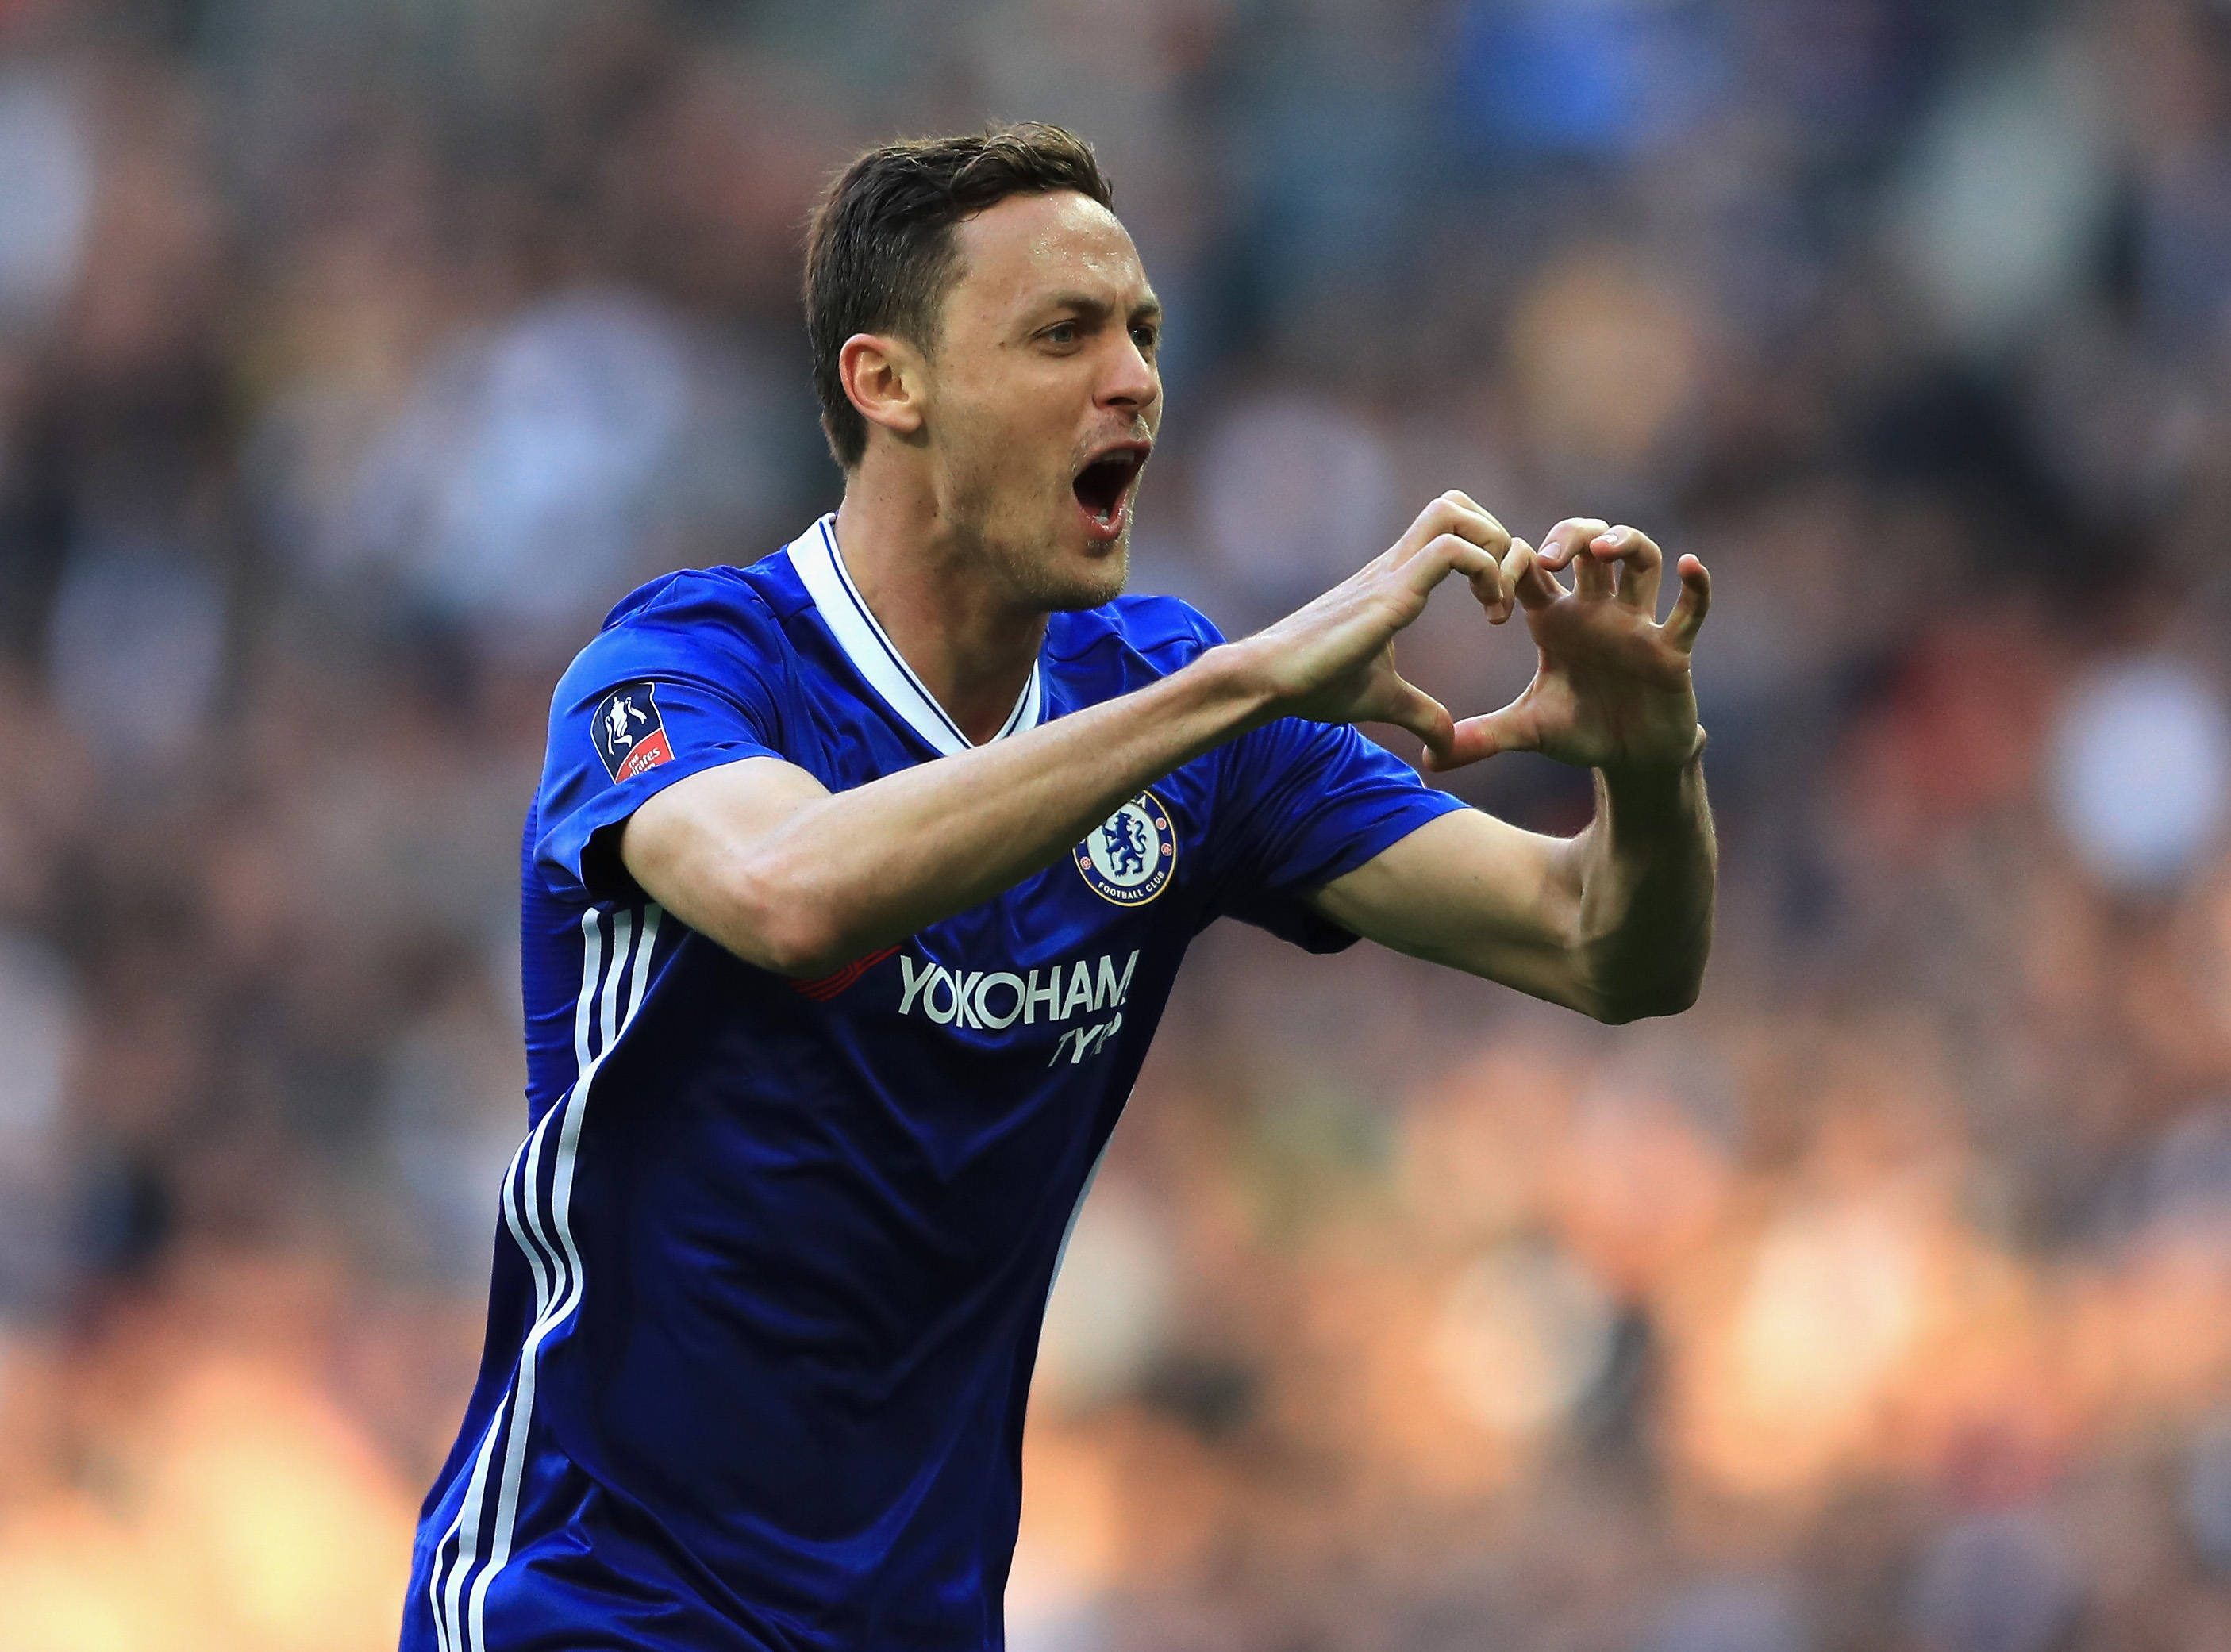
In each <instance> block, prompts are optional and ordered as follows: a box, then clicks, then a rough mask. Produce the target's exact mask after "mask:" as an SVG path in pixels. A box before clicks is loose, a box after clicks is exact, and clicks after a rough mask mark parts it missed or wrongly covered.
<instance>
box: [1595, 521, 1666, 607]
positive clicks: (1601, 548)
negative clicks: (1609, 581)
mask: <svg viewBox="0 0 2231 1652" xmlns="http://www.w3.org/2000/svg"><path fill="white" fill-rule="evenodd" d="M1588 553H1589V554H1590V555H1591V556H1594V557H1598V558H1602V559H1603V560H1604V561H1605V562H1606V563H1607V564H1609V563H1614V562H1615V563H1619V564H1620V565H1621V566H1620V575H1619V600H1620V601H1621V602H1622V603H1626V605H1627V606H1628V607H1629V608H1639V609H1640V610H1642V611H1643V612H1644V613H1645V614H1647V615H1649V616H1651V617H1652V619H1655V618H1656V617H1657V616H1658V582H1659V577H1660V575H1661V573H1662V572H1663V571H1664V569H1665V552H1662V551H1660V550H1659V548H1658V543H1657V541H1656V540H1654V539H1652V538H1651V537H1650V536H1649V535H1648V534H1647V533H1645V532H1643V531H1642V530H1641V529H1640V528H1631V527H1615V528H1613V529H1611V530H1610V531H1609V532H1604V533H1600V534H1598V535H1597V536H1596V537H1595V538H1594V539H1591V540H1590V541H1589V542H1588Z"/></svg>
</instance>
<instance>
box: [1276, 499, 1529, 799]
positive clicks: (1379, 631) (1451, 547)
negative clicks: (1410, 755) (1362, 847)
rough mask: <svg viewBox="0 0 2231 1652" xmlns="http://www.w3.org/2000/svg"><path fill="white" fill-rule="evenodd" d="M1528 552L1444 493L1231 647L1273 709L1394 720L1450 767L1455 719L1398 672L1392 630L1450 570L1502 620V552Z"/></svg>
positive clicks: (1506, 601)
mask: <svg viewBox="0 0 2231 1652" xmlns="http://www.w3.org/2000/svg"><path fill="white" fill-rule="evenodd" d="M1522 552H1523V564H1522V563H1521V562H1520V561H1519V558H1520V556H1521V553H1522ZM1533 554H1534V553H1533V552H1532V551H1531V550H1530V549H1529V548H1528V547H1527V546H1525V545H1523V543H1514V542H1513V541H1512V539H1511V538H1510V534H1509V533H1508V532H1505V531H1504V526H1503V524H1502V523H1500V522H1498V521H1497V520H1496V519H1494V518H1493V517H1492V516H1491V515H1489V514H1488V513H1486V512H1485V511H1484V510H1482V509H1481V508H1480V507H1478V504H1476V503H1474V502H1473V501H1472V500H1471V499H1469V498H1468V497H1466V496H1465V494H1458V493H1447V494H1442V495H1441V496H1440V497H1439V499H1437V500H1434V501H1433V502H1432V504H1430V505H1428V506H1426V508H1425V509H1424V510H1423V511H1421V512H1420V513H1419V516H1418V519H1417V520H1416V521H1414V522H1413V523H1412V524H1411V525H1410V526H1409V529H1408V531H1407V532H1405V533H1404V534H1403V535H1402V537H1401V538H1400V539H1398V540H1396V541H1395V542H1394V545H1392V546H1391V547H1390V548H1389V549H1388V550H1387V552H1386V553H1385V554H1384V555H1382V556H1380V557H1377V558H1374V559H1373V560H1372V561H1370V562H1369V563H1367V564H1366V565H1364V566H1363V567H1362V568H1361V569H1359V570H1358V571H1356V572H1355V574H1354V575H1352V576H1351V577H1350V578H1347V579H1345V580H1343V581H1342V582H1341V583H1340V584H1337V585H1335V586H1334V587H1333V588H1332V589H1331V590H1329V591H1327V592H1325V594H1324V595H1323V596H1322V597H1318V598H1317V599H1316V601H1315V602H1313V603H1310V605H1309V606H1308V607H1306V608H1303V609H1300V610H1297V611H1296V612H1294V613H1292V614H1290V615H1288V616H1286V617H1285V618H1284V619H1283V620H1280V621H1279V622H1278V623H1277V624H1276V625H1273V626H1271V627H1270V628H1269V629H1267V630H1264V631H1260V632H1258V633H1257V634H1256V635H1255V636H1251V637H1249V638H1248V639H1246V641H1245V642H1242V643H1239V644H1237V645H1235V646H1237V647H1238V648H1239V649H1243V650H1245V651H1246V653H1247V655H1249V657H1250V658H1251V660H1252V661H1253V662H1254V668H1255V669H1256V670H1258V671H1259V672H1260V673H1261V677H1260V679H1259V681H1263V682H1264V683H1265V684H1266V686H1267V687H1269V689H1270V691H1271V707H1272V709H1273V711H1274V712H1275V713H1276V714H1277V715H1281V716H1293V717H1305V718H1308V719H1310V720H1312V721H1315V722H1320V723H1359V722H1361V723H1394V724H1397V725H1399V726H1401V727H1403V728H1407V729H1408V730H1409V731H1410V732H1412V733H1413V734H1415V735H1417V736H1418V737H1419V739H1422V740H1424V741H1425V743H1426V751H1427V752H1429V753H1431V754H1432V758H1433V760H1434V762H1435V763H1436V765H1438V766H1440V767H1452V766H1454V765H1456V764H1458V763H1461V762H1465V761H1468V759H1467V758H1464V757H1462V756H1460V755H1459V750H1460V748H1459V747H1458V743H1457V742H1458V724H1457V722H1456V720H1454V719H1453V718H1452V717H1451V716H1450V715H1449V713H1448V708H1447V707H1445V706H1443V705H1442V704H1441V702H1440V701H1439V700H1435V699H1434V698H1433V697H1432V695H1431V694H1426V692H1425V691H1424V690H1422V689H1420V688H1418V687H1414V686H1413V685H1412V684H1410V683H1408V682H1406V681H1403V679H1402V675H1401V674H1400V672H1398V671H1397V670H1395V668H1394V634H1395V633H1396V632H1397V631H1400V629H1402V628H1403V627H1404V626H1406V625H1407V624H1409V623H1411V622H1412V621H1413V620H1414V619H1416V618H1417V617H1418V616H1419V615H1420V614H1422V613H1424V612H1425V611H1426V598H1427V597H1430V596H1432V591H1433V587H1434V586H1436V585H1438V584H1440V583H1441V581H1442V580H1444V579H1445V578H1448V577H1449V575H1451V574H1452V573H1458V574H1462V575H1464V576H1465V578H1466V579H1467V580H1469V581H1470V582H1471V588H1472V594H1473V595H1474V596H1476V597H1478V598H1479V601H1480V603H1481V605H1482V606H1483V607H1484V608H1485V609H1486V610H1487V612H1488V617H1489V618H1490V619H1491V621H1493V622H1494V623H1497V624H1501V623H1503V622H1504V620H1506V619H1508V618H1509V617H1510V614H1511V610H1512V605H1513V603H1514V600H1515V598H1514V594H1513V591H1512V588H1511V581H1510V577H1509V575H1508V574H1507V573H1506V571H1505V565H1506V560H1509V561H1510V562H1511V564H1512V565H1530V564H1531V562H1532V558H1533ZM1483 755H1484V754H1483Z"/></svg>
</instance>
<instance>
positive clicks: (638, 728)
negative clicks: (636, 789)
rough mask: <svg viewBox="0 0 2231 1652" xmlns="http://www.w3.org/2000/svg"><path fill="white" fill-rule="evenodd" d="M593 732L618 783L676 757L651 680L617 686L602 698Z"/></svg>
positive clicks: (602, 756) (601, 753)
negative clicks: (660, 717) (660, 713)
mask: <svg viewBox="0 0 2231 1652" xmlns="http://www.w3.org/2000/svg"><path fill="white" fill-rule="evenodd" d="M592 733H593V735H594V736H595V739H596V742H597V755H598V757H600V758H603V759H604V760H605V773H606V774H609V775H611V778H612V779H613V780H614V782H615V783H617V782H618V781H622V780H632V779H634V778H636V776H637V775H639V774H641V773H642V772H643V771H644V770H645V769H655V768H656V767H657V766H658V765H660V764H662V763H671V762H672V761H673V760H674V747H673V746H672V745H669V743H668V741H667V739H666V726H665V725H664V724H663V723H662V722H660V721H659V719H658V700H657V699H656V696H655V694H653V692H652V689H651V686H650V684H649V683H647V682H631V683H629V684H628V685H627V686H626V687H622V688H615V689H613V690H612V692H611V693H610V694H606V695H605V697H604V699H603V700H599V701H598V703H597V715H596V719H595V723H594V726H593V728H592Z"/></svg>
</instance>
